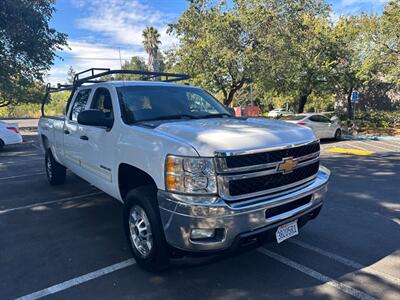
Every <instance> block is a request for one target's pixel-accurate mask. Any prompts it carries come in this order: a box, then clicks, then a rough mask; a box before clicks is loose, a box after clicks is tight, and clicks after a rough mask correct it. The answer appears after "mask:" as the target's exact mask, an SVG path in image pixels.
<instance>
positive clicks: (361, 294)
mask: <svg viewBox="0 0 400 300" xmlns="http://www.w3.org/2000/svg"><path fill="white" fill-rule="evenodd" d="M257 250H258V251H259V252H260V253H262V254H264V255H266V256H268V257H270V258H272V259H275V260H277V261H279V262H281V263H283V264H285V265H287V266H289V267H291V268H293V269H296V270H297V271H300V272H302V273H304V274H306V275H308V276H310V277H313V278H315V279H317V280H319V281H321V282H323V283H326V284H328V285H330V286H333V287H335V288H337V289H339V290H340V291H342V292H344V293H346V294H348V295H351V296H353V297H355V298H357V299H361V300H375V299H377V298H375V297H372V296H370V295H368V294H366V293H364V292H362V291H360V290H357V289H355V288H352V287H351V286H348V285H346V284H344V283H341V282H339V281H336V280H335V279H333V278H331V277H329V276H326V275H324V274H321V273H319V272H317V271H315V270H313V269H310V268H308V267H306V266H303V265H301V264H299V263H297V262H295V261H293V260H290V259H288V258H286V257H284V256H281V255H279V254H276V253H274V252H272V251H269V250H267V249H265V248H262V247H261V248H258V249H257Z"/></svg>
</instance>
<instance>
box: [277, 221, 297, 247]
mask: <svg viewBox="0 0 400 300" xmlns="http://www.w3.org/2000/svg"><path fill="white" fill-rule="evenodd" d="M298 234H299V229H298V228H297V220H295V221H293V222H290V223H287V224H284V225H282V226H279V227H278V230H277V231H276V241H277V242H278V244H279V243H281V242H283V241H284V240H287V239H288V238H291V237H292V236H295V235H298Z"/></svg>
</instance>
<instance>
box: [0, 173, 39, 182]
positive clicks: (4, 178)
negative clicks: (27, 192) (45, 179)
mask: <svg viewBox="0 0 400 300" xmlns="http://www.w3.org/2000/svg"><path fill="white" fill-rule="evenodd" d="M43 174H46V173H45V172H39V173H33V174H24V175H16V176H9V177H0V180H8V179H16V178H22V177H29V176H36V175H43Z"/></svg>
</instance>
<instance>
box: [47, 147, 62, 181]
mask: <svg viewBox="0 0 400 300" xmlns="http://www.w3.org/2000/svg"><path fill="white" fill-rule="evenodd" d="M45 163H46V175H47V180H48V181H49V183H50V184H51V185H60V184H63V183H64V182H65V178H66V175H67V169H66V168H65V167H64V166H63V165H61V164H59V163H58V162H57V161H56V160H55V158H54V156H53V153H51V150H50V149H47V151H46V155H45Z"/></svg>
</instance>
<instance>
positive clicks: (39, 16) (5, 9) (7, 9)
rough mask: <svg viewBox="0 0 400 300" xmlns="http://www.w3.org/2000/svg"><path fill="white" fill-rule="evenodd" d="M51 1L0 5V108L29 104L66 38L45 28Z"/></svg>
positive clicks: (10, 1)
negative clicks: (24, 101)
mask: <svg viewBox="0 0 400 300" xmlns="http://www.w3.org/2000/svg"><path fill="white" fill-rule="evenodd" d="M54 2H55V1H54V0H35V1H25V0H3V1H0V106H6V105H9V104H11V103H16V102H17V101H18V102H21V101H23V100H30V97H31V96H32V92H33V91H35V90H36V87H37V85H38V84H39V82H41V81H42V78H43V75H44V73H45V72H46V71H47V70H49V68H50V66H51V64H52V62H53V59H54V56H55V51H56V50H59V49H61V48H62V47H63V46H65V45H66V35H65V34H63V33H59V32H57V31H56V30H55V29H53V28H51V27H49V24H48V23H49V20H50V19H51V17H52V14H53V13H54Z"/></svg>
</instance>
